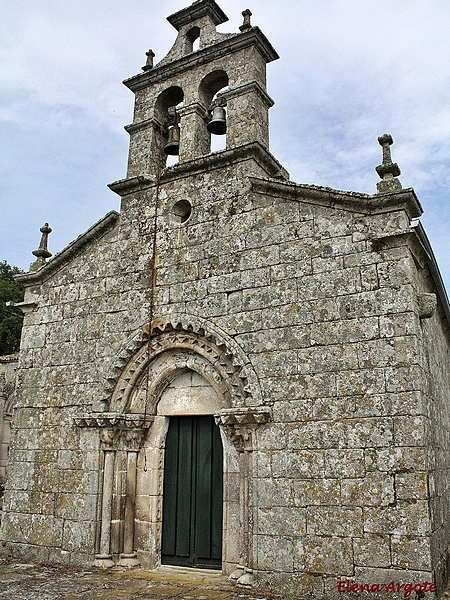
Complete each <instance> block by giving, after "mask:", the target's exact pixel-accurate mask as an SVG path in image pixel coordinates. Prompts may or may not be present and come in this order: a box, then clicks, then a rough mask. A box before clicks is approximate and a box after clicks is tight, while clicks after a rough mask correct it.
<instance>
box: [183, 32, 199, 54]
mask: <svg viewBox="0 0 450 600" xmlns="http://www.w3.org/2000/svg"><path fill="white" fill-rule="evenodd" d="M199 49H200V27H192V28H191V29H189V31H188V32H187V33H186V38H185V46H184V52H185V54H190V53H191V52H196V51H197V50H199Z"/></svg>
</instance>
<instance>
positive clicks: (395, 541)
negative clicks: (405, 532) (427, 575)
mask: <svg viewBox="0 0 450 600" xmlns="http://www.w3.org/2000/svg"><path fill="white" fill-rule="evenodd" d="M391 544H392V565H393V566H394V567H396V568H401V569H414V570H419V571H431V552H430V542H429V539H428V538H427V537H417V536H412V535H411V536H392V542H391Z"/></svg>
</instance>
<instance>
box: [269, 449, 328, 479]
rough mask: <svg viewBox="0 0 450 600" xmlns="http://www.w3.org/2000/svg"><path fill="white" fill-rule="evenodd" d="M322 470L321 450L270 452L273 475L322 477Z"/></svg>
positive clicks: (306, 477)
mask: <svg viewBox="0 0 450 600" xmlns="http://www.w3.org/2000/svg"><path fill="white" fill-rule="evenodd" d="M323 472H324V451H323V450H296V451H294V452H292V451H291V452H286V451H282V452H277V451H274V452H273V454H272V475H273V477H288V478H292V479H315V478H317V477H322V476H323Z"/></svg>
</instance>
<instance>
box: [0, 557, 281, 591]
mask: <svg viewBox="0 0 450 600" xmlns="http://www.w3.org/2000/svg"><path fill="white" fill-rule="evenodd" d="M80 598H82V599H83V600H172V599H174V600H175V599H176V600H274V597H273V596H269V595H267V594H258V593H257V592H255V591H254V590H248V589H245V588H239V587H236V585H235V584H234V583H232V582H230V581H228V579H227V578H225V577H224V576H223V575H221V574H220V573H218V572H216V571H208V570H203V569H183V568H174V567H161V568H159V569H157V570H156V571H141V570H134V569H133V570H128V569H116V568H114V569H108V570H106V571H104V570H100V569H94V568H92V569H81V568H80V569H77V568H69V567H55V566H50V565H42V564H33V563H24V562H20V561H17V560H11V559H8V558H5V557H0V599H1V600H3V599H7V600H74V599H77V600H79V599H80Z"/></svg>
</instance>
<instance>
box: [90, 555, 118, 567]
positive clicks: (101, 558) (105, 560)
mask: <svg viewBox="0 0 450 600" xmlns="http://www.w3.org/2000/svg"><path fill="white" fill-rule="evenodd" d="M114 566H115V563H114V561H113V559H112V558H111V554H96V555H95V560H94V567H100V569H110V568H111V567H114Z"/></svg>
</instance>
